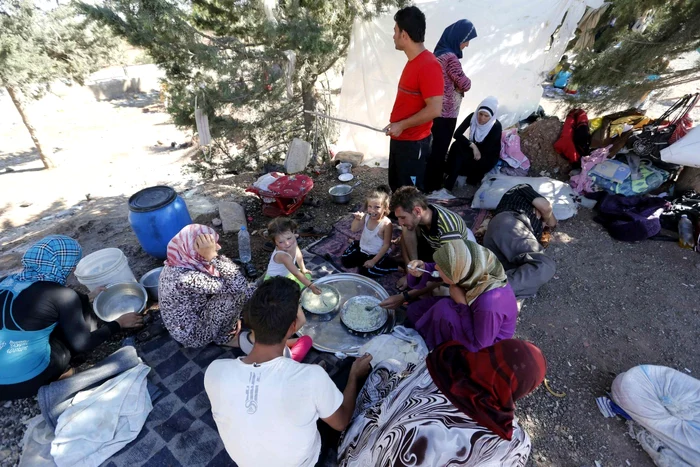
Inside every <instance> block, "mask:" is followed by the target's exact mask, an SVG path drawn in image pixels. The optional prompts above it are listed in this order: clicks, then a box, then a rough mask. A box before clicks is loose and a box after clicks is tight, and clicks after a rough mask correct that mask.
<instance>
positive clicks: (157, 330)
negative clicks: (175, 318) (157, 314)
mask: <svg viewBox="0 0 700 467" xmlns="http://www.w3.org/2000/svg"><path fill="white" fill-rule="evenodd" d="M166 332H168V330H167V329H166V328H165V324H163V321H158V322H156V323H153V324H151V325H150V326H148V327H147V328H146V329H144V330H143V331H140V332H139V333H138V334H136V342H138V343H139V344H143V343H144V342H147V341H150V340H151V339H153V338H154V337H156V336H160V335H161V334H165V333H166Z"/></svg>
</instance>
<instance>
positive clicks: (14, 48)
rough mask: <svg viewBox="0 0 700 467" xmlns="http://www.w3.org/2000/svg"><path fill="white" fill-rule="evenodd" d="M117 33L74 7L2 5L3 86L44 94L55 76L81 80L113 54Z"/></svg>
mask: <svg viewBox="0 0 700 467" xmlns="http://www.w3.org/2000/svg"><path fill="white" fill-rule="evenodd" d="M118 49H119V48H118V46H117V42H116V38H115V37H114V35H112V34H111V32H110V31H109V30H108V29H106V28H105V27H104V26H100V25H98V24H95V23H94V22H90V21H87V19H86V18H85V17H82V16H80V15H79V14H78V12H77V10H75V9H74V8H73V7H71V6H65V5H64V6H60V7H57V8H55V9H53V10H48V11H47V10H41V9H38V8H36V7H35V6H34V2H32V1H30V0H7V1H3V2H2V3H1V4H0V86H11V87H13V88H15V89H18V90H20V91H22V93H23V94H25V95H31V96H33V97H40V96H41V95H42V93H43V92H45V90H46V86H45V85H46V84H48V83H49V82H51V81H53V80H56V79H70V80H75V81H77V82H79V83H82V82H83V79H84V78H85V76H86V75H87V74H88V73H90V72H93V71H95V70H97V69H99V68H101V67H103V66H104V65H105V64H107V63H108V62H110V61H111V60H113V59H114V54H115V52H116V51H117V50H118Z"/></svg>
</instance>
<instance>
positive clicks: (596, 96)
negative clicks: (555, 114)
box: [572, 0, 700, 109]
mask: <svg viewBox="0 0 700 467" xmlns="http://www.w3.org/2000/svg"><path fill="white" fill-rule="evenodd" d="M649 14H651V15H653V19H652V20H651V21H649V23H648V26H647V28H646V29H645V30H644V31H643V32H636V31H634V30H633V29H632V28H631V26H632V25H633V24H634V23H635V22H636V21H637V20H638V19H640V18H642V17H643V16H645V15H649ZM613 18H615V20H616V21H615V26H614V27H608V28H607V29H605V30H604V31H601V28H605V26H606V25H607V24H609V22H610V20H611V19H613ZM598 31H600V32H601V34H600V37H599V39H598V40H597V41H596V43H595V47H594V50H592V51H587V52H584V53H582V54H580V55H579V56H578V57H577V59H576V61H577V64H576V70H575V72H574V74H573V77H572V79H573V81H574V82H575V83H576V84H578V85H579V93H580V95H581V96H580V99H579V100H580V101H581V100H582V101H587V102H588V103H590V104H593V106H594V107H597V108H598V109H603V108H611V107H615V106H618V105H629V104H634V103H635V102H637V101H639V99H640V97H641V96H643V95H645V94H646V93H647V92H648V91H651V90H654V89H663V88H669V87H672V86H675V85H678V84H682V83H686V82H689V81H694V80H697V79H699V78H700V64H697V63H695V64H693V66H691V67H690V68H688V69H683V70H672V69H670V68H669V61H671V60H673V59H675V58H678V57H679V56H680V55H682V54H684V53H686V52H690V51H693V50H696V49H698V48H699V47H700V1H698V0H670V1H669V0H613V4H612V8H611V9H610V10H608V11H607V12H606V14H605V15H604V17H603V18H602V19H601V22H600V24H599V25H598Z"/></svg>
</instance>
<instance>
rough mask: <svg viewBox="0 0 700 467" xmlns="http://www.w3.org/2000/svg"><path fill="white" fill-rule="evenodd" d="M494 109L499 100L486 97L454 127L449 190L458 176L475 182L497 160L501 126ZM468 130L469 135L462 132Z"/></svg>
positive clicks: (449, 156) (449, 167)
mask: <svg viewBox="0 0 700 467" xmlns="http://www.w3.org/2000/svg"><path fill="white" fill-rule="evenodd" d="M497 111H498V100H497V99H496V98H495V97H492V96H490V97H487V98H486V99H484V100H483V101H482V102H481V104H479V107H477V109H476V112H473V113H470V114H469V115H467V118H465V119H464V121H463V122H462V124H461V125H459V127H458V128H457V130H455V133H454V139H455V140H454V142H453V143H452V146H451V147H450V152H449V153H448V155H447V164H446V169H447V178H446V180H445V188H447V189H448V190H452V189H453V188H454V185H455V181H456V180H457V177H458V176H459V175H464V176H466V177H467V183H468V184H470V185H478V184H479V183H481V179H482V178H484V175H486V173H487V172H488V171H489V170H491V169H493V168H494V166H495V165H496V164H497V163H498V159H499V157H500V155H501V133H502V128H501V122H499V121H498V120H497V119H496V112H497ZM467 129H469V134H468V135H466V134H465V133H466V131H467Z"/></svg>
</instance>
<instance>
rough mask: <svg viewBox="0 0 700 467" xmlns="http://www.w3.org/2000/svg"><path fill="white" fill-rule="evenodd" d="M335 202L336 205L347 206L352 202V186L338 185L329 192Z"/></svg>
mask: <svg viewBox="0 0 700 467" xmlns="http://www.w3.org/2000/svg"><path fill="white" fill-rule="evenodd" d="M328 194H329V195H331V198H332V199H333V202H334V203H336V204H347V203H348V201H350V196H351V194H352V187H351V186H350V185H336V186H334V187H331V189H330V190H328Z"/></svg>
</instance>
